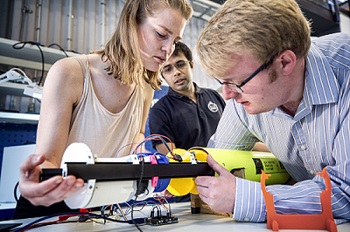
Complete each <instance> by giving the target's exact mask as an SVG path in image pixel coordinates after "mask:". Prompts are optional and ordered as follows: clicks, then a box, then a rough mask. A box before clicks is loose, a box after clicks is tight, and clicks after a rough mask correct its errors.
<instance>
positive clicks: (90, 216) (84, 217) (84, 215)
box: [14, 212, 134, 232]
mask: <svg viewBox="0 0 350 232" xmlns="http://www.w3.org/2000/svg"><path fill="white" fill-rule="evenodd" d="M65 215H70V216H80V217H82V219H79V220H78V221H79V222H82V221H86V220H88V219H104V220H105V221H106V220H107V221H112V222H119V223H129V224H131V221H122V220H116V219H112V218H109V217H108V215H105V214H103V215H99V214H95V213H84V212H75V213H58V214H52V215H49V216H44V217H41V218H39V219H37V220H35V221H32V222H30V223H28V224H26V225H24V226H22V227H20V228H16V229H15V230H14V231H15V232H21V231H25V230H27V229H29V228H34V227H39V226H45V225H50V224H45V225H38V223H39V222H41V221H44V220H46V219H49V218H52V217H59V216H65ZM61 222H64V221H60V223H61ZM72 222H76V221H72ZM52 223H57V221H54V222H52ZM132 224H134V222H133V223H132Z"/></svg>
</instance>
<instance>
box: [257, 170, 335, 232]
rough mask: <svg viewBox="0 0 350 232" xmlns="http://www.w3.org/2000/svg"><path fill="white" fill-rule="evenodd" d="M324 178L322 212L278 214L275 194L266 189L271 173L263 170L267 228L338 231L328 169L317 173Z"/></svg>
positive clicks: (262, 185)
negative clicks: (266, 181) (274, 198)
mask: <svg viewBox="0 0 350 232" xmlns="http://www.w3.org/2000/svg"><path fill="white" fill-rule="evenodd" d="M317 174H318V175H320V176H321V177H323V178H324V180H325V184H326V189H325V190H323V191H322V192H321V194H320V199H321V205H322V212H321V213H320V214H278V213H276V211H275V204H274V201H273V195H272V194H271V193H269V192H267V191H266V187H265V180H266V179H268V178H269V177H270V175H271V174H266V173H265V172H264V171H262V175H261V181H260V183H261V189H262V191H263V194H264V198H265V203H266V210H267V225H266V226H267V228H268V229H272V230H273V231H278V230H279V229H308V230H328V231H330V232H337V231H338V230H337V226H336V224H335V222H334V218H333V213H332V205H331V192H332V185H331V181H330V179H329V176H328V173H327V171H326V169H323V171H322V172H320V173H317Z"/></svg>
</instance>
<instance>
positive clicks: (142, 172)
mask: <svg viewBox="0 0 350 232" xmlns="http://www.w3.org/2000/svg"><path fill="white" fill-rule="evenodd" d="M140 160H141V174H140V179H139V184H138V185H137V189H136V194H135V200H134V203H133V204H132V205H131V221H132V222H133V223H134V225H135V227H136V228H137V229H138V230H139V231H141V232H142V230H141V228H140V227H139V225H138V224H137V223H136V221H135V219H134V204H135V203H136V201H137V197H138V195H137V192H139V191H138V190H139V189H140V188H141V183H142V178H143V174H144V168H145V166H144V163H145V162H144V159H143V156H140Z"/></svg>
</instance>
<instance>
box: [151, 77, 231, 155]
mask: <svg viewBox="0 0 350 232" xmlns="http://www.w3.org/2000/svg"><path fill="white" fill-rule="evenodd" d="M194 85H195V90H196V96H197V103H194V102H193V101H192V100H191V99H189V98H188V97H186V96H184V95H181V94H179V93H177V92H175V91H174V90H172V89H171V88H169V90H168V93H167V95H165V96H164V97H162V98H161V99H160V100H159V101H158V102H157V103H156V104H155V105H154V106H153V107H152V108H151V110H150V115H149V126H150V133H151V134H161V135H165V136H167V137H169V138H170V139H171V141H172V142H173V143H174V144H175V146H176V147H177V148H183V149H186V150H187V149H189V148H191V147H194V146H202V147H206V146H207V143H208V141H209V138H210V137H211V135H212V134H214V132H215V130H216V127H217V125H218V123H219V120H220V117H221V115H222V112H223V110H224V108H225V101H224V100H223V99H222V97H221V96H220V94H219V93H218V92H216V91H215V90H212V89H207V88H200V87H199V86H197V85H196V84H195V83H194ZM160 143H161V141H158V140H154V141H152V145H153V147H154V148H155V146H156V145H157V144H160Z"/></svg>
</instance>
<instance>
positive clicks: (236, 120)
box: [208, 33, 350, 222]
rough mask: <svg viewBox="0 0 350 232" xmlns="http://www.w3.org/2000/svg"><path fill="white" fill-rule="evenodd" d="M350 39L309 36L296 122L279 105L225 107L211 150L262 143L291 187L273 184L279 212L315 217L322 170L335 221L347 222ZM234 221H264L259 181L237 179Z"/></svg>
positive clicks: (231, 103)
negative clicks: (251, 110)
mask: <svg viewBox="0 0 350 232" xmlns="http://www.w3.org/2000/svg"><path fill="white" fill-rule="evenodd" d="M349 110H350V34H341V33H337V34H332V35H327V36H324V37H320V38H317V39H316V38H314V39H313V42H312V45H311V49H310V51H309V54H308V56H307V59H306V72H305V89H304V97H303V99H302V101H301V103H300V105H299V108H298V110H297V112H296V114H295V116H294V117H291V116H290V115H288V114H286V113H284V112H283V111H282V110H281V109H279V108H276V109H274V110H272V111H269V112H266V113H261V114H257V115H249V114H247V113H246V112H245V110H244V108H243V107H242V106H241V105H240V104H237V103H236V102H235V101H234V100H230V101H229V102H228V103H227V105H226V108H225V111H224V113H223V115H222V118H221V120H220V123H219V125H218V128H217V131H216V133H215V134H214V135H213V136H212V138H211V139H210V141H209V143H208V147H217V148H222V149H236V150H252V148H253V146H254V144H255V142H257V141H262V142H264V143H265V144H266V145H267V147H268V148H269V149H270V151H271V152H272V153H273V154H274V155H275V156H276V157H277V158H278V159H279V160H280V161H281V162H282V163H283V165H284V166H285V168H286V170H287V171H288V173H289V174H290V175H291V177H292V178H293V179H294V180H296V181H297V184H295V185H270V186H267V191H269V192H270V193H271V194H273V195H274V201H275V210H276V212H277V213H281V214H287V213H297V214H319V213H321V210H322V207H321V202H320V193H321V191H323V190H324V189H325V185H324V179H323V178H322V177H320V176H319V175H317V174H316V173H317V172H321V171H322V169H323V168H324V167H326V168H327V172H328V174H329V176H330V179H331V182H332V208H333V215H334V218H336V219H339V220H337V222H344V221H346V220H349V219H350V138H349V137H350V114H349V113H350V111H349ZM236 189H237V192H236V201H235V207H234V214H233V217H234V219H235V220H238V221H253V222H262V221H265V220H266V207H265V201H264V198H263V195H262V191H261V187H260V183H258V182H252V181H248V180H244V179H240V178H237V182H236Z"/></svg>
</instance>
